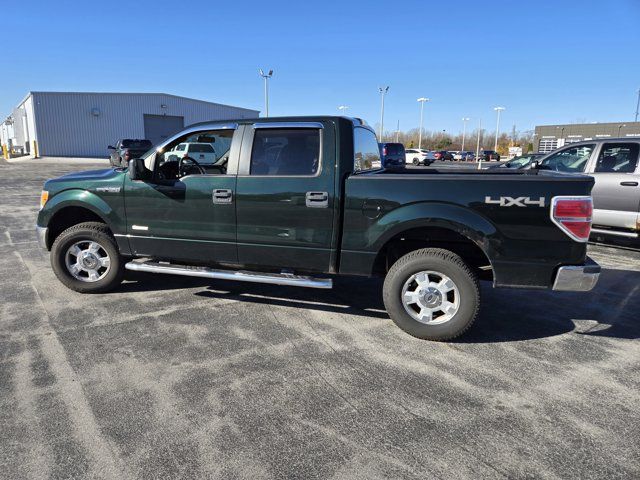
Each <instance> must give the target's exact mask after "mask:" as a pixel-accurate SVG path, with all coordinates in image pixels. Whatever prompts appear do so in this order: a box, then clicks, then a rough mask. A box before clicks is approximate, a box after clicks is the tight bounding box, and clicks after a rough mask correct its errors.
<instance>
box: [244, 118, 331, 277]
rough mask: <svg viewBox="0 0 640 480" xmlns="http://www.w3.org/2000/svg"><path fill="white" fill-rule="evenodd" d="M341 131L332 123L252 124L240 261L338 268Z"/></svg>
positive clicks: (247, 142)
mask: <svg viewBox="0 0 640 480" xmlns="http://www.w3.org/2000/svg"><path fill="white" fill-rule="evenodd" d="M334 146H335V134H334V131H333V128H332V125H331V124H326V125H323V124H322V123H315V122H294V123H285V122H278V123H275V122H273V123H269V122H265V123H261V124H260V123H257V124H255V125H252V126H247V127H246V129H245V134H244V139H243V142H242V157H241V160H240V167H239V172H238V183H237V205H236V211H237V216H238V261H239V262H240V263H241V264H243V265H247V266H249V267H258V268H259V267H277V268H290V269H295V270H298V271H311V272H313V271H316V272H318V271H319V272H326V271H329V270H330V265H331V252H332V247H333V245H332V239H333V220H334V178H335V177H334V175H335V161H336V160H335V148H334Z"/></svg>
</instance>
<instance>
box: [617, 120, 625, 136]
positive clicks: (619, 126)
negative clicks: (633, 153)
mask: <svg viewBox="0 0 640 480" xmlns="http://www.w3.org/2000/svg"><path fill="white" fill-rule="evenodd" d="M626 126H627V124H626V123H624V124H621V125H618V138H620V130H621V129H622V127H626Z"/></svg>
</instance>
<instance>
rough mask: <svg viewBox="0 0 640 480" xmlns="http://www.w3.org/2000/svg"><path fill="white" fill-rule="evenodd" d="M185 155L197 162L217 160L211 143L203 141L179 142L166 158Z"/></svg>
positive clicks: (176, 158)
mask: <svg viewBox="0 0 640 480" xmlns="http://www.w3.org/2000/svg"><path fill="white" fill-rule="evenodd" d="M185 157H189V158H193V159H194V160H195V161H197V162H198V163H199V164H208V165H212V164H214V163H216V161H217V160H218V157H217V156H216V151H215V149H214V148H213V145H212V144H210V143H203V142H191V143H180V144H178V145H176V146H175V147H174V148H173V149H172V150H171V151H170V152H168V154H167V155H166V158H167V160H179V159H180V158H185Z"/></svg>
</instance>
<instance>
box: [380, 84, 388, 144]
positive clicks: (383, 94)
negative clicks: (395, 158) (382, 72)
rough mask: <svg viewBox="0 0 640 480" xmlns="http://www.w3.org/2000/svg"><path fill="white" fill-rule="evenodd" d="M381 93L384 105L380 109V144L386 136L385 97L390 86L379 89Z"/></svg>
mask: <svg viewBox="0 0 640 480" xmlns="http://www.w3.org/2000/svg"><path fill="white" fill-rule="evenodd" d="M378 90H379V91H380V96H381V97H382V104H381V107H380V142H382V136H383V135H384V96H385V95H386V94H387V92H388V91H389V86H388V85H387V86H386V87H378Z"/></svg>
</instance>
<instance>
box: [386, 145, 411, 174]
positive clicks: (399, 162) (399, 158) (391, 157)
mask: <svg viewBox="0 0 640 480" xmlns="http://www.w3.org/2000/svg"><path fill="white" fill-rule="evenodd" d="M380 155H381V160H382V167H383V168H404V166H405V162H406V153H405V150H404V145H403V144H401V143H381V144H380Z"/></svg>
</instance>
